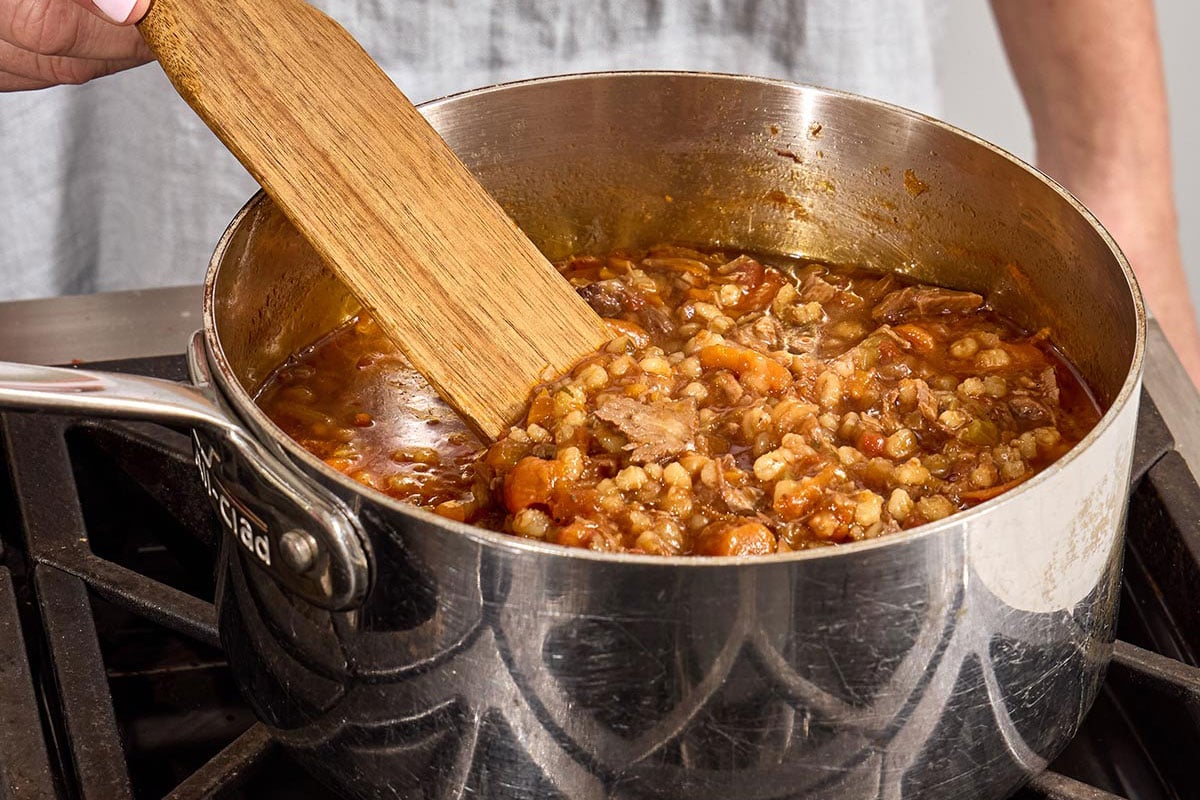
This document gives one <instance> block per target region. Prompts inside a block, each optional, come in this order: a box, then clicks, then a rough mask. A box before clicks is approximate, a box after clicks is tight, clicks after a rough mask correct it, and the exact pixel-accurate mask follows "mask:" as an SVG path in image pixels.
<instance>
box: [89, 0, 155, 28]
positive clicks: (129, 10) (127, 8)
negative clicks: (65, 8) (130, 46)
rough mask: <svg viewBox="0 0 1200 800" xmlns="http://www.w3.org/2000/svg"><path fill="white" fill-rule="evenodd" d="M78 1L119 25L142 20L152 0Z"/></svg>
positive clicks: (94, 12)
mask: <svg viewBox="0 0 1200 800" xmlns="http://www.w3.org/2000/svg"><path fill="white" fill-rule="evenodd" d="M75 2H76V3H78V4H79V5H81V6H83V7H84V8H86V9H87V10H88V11H91V12H92V13H93V14H98V15H100V16H101V17H103V18H104V19H105V20H107V21H108V22H115V23H117V24H118V25H133V24H135V23H137V22H141V20H142V17H144V16H146V12H147V11H148V10H149V9H150V0H75Z"/></svg>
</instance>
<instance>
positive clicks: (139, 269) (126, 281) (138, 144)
mask: <svg viewBox="0 0 1200 800" xmlns="http://www.w3.org/2000/svg"><path fill="white" fill-rule="evenodd" d="M314 4H315V5H317V6H318V7H320V8H322V9H324V10H325V11H327V12H328V13H330V14H331V15H332V16H333V17H334V18H336V19H337V20H338V21H339V22H341V23H342V24H343V25H344V26H345V27H346V28H347V29H348V30H349V31H350V32H351V33H352V34H353V35H354V36H355V37H356V38H358V40H359V41H360V42H361V43H362V44H363V46H364V47H365V48H366V49H367V51H368V52H370V53H371V55H372V56H373V57H375V58H376V60H378V61H379V62H380V64H381V65H382V66H383V67H384V69H386V70H387V71H388V73H389V74H390V75H391V76H392V78H393V79H394V80H395V81H396V83H397V84H398V85H399V86H400V87H401V89H403V90H404V91H405V93H406V94H408V96H409V97H410V98H412V99H413V100H414V101H416V102H420V101H422V100H426V99H430V98H433V97H437V96H440V95H444V94H448V93H451V92H456V91H461V90H464V89H468V88H473V87H476V86H482V85H487V84H492V83H497V82H501V81H507V80H515V79H522V78H529V77H535V76H539V75H549V74H556V73H567V72H581V71H590V70H608V69H686V70H706V71H715V72H736V73H743V74H753V75H762V76H767V77H776V78H785V79H789V80H794V81H799V82H804V83H813V84H817V85H823V86H829V87H834V88H838V89H844V90H847V91H852V92H859V93H862V94H866V95H869V96H873V97H878V98H881V99H884V100H889V101H891V102H895V103H898V104H900V105H905V106H908V107H910V108H915V109H918V110H921V111H926V112H929V113H936V112H937V111H938V95H937V82H936V77H935V75H934V53H933V48H934V43H935V40H936V36H937V33H938V28H939V26H940V14H941V2H939V0H903V1H897V0H860V1H859V2H853V3H846V2H839V1H838V0H680V1H679V2H675V0H589V1H585V0H564V1H562V2H546V0H459V2H453V1H450V2H429V0H315V2H314ZM254 189H255V186H254V184H253V181H252V180H251V179H250V178H249V176H248V175H246V174H245V172H244V170H242V168H241V166H240V165H238V164H237V162H236V161H234V159H233V158H232V156H230V155H229V154H228V153H227V152H226V151H225V150H224V149H223V148H222V147H221V145H220V143H219V142H217V141H216V139H215V137H213V136H212V134H211V133H209V132H208V131H207V129H205V128H204V126H203V124H202V123H201V122H200V121H199V120H198V119H197V118H196V117H195V116H194V115H193V114H191V113H190V111H189V110H188V109H187V107H186V106H185V105H184V104H183V102H182V101H181V100H180V99H179V98H178V97H176V96H175V95H174V93H173V91H172V90H171V87H170V86H169V84H168V83H167V82H166V80H165V78H164V77H163V75H162V73H161V71H160V70H159V69H158V68H157V67H155V66H153V65H150V66H146V67H142V68H139V69H136V70H133V71H131V72H127V73H123V74H120V75H116V76H111V77H107V78H103V79H100V80H97V81H94V82H93V83H91V84H87V85H85V86H72V87H58V88H55V89H51V90H46V91H40V92H25V93H18V94H12V95H0V297H5V298H14V297H35V296H47V295H55V294H65V293H82V292H91V291H105V290H113V289H121V288H141V287H148V286H160V285H171V284H181V283H196V282H199V281H200V280H201V278H202V277H203V273H204V267H205V265H206V263H207V260H208V256H209V255H210V253H211V252H212V249H213V247H214V245H215V244H216V241H217V239H218V238H219V236H220V233H221V231H222V229H223V228H224V226H225V225H226V224H227V223H228V221H229V220H230V219H231V218H232V217H233V215H234V213H235V212H236V211H237V209H238V207H239V206H240V205H241V204H242V203H243V202H245V200H246V199H247V198H248V197H249V196H250V195H251V194H252V193H253V191H254Z"/></svg>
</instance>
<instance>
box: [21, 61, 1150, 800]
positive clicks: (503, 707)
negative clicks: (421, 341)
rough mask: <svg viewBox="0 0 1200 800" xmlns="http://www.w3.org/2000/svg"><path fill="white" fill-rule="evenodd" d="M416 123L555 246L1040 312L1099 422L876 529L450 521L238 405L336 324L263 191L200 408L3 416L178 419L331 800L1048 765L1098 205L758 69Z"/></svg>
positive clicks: (1079, 491)
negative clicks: (734, 530) (628, 533)
mask: <svg viewBox="0 0 1200 800" xmlns="http://www.w3.org/2000/svg"><path fill="white" fill-rule="evenodd" d="M424 112H425V113H426V114H427V115H428V116H429V118H430V119H431V121H432V122H433V124H434V125H435V127H437V129H438V130H439V131H440V132H441V133H442V135H443V136H445V137H446V139H447V140H448V141H449V142H450V144H451V145H452V146H453V147H454V149H455V150H456V151H457V152H458V154H459V155H460V156H461V157H462V158H463V160H464V161H465V162H466V163H467V164H468V166H470V167H471V168H472V169H473V170H474V171H475V172H476V174H477V175H478V176H479V177H480V179H481V180H482V181H483V183H484V184H485V186H487V187H488V188H489V189H490V191H492V192H493V193H494V195H495V196H496V197H497V198H498V199H499V200H500V201H501V202H502V203H503V204H504V205H505V207H506V208H507V209H508V210H509V211H510V213H512V214H513V216H514V217H515V218H516V220H517V221H518V222H519V223H520V224H521V225H522V227H523V228H524V229H525V230H526V232H527V233H528V234H529V235H530V236H531V237H533V239H534V240H535V241H536V242H537V243H538V245H539V246H540V247H541V248H542V249H543V250H544V251H545V252H546V253H547V255H549V256H551V257H557V256H562V255H564V254H567V253H569V252H573V251H589V250H590V251H604V250H607V249H609V248H613V247H618V246H632V245H639V244H642V245H644V244H650V243H655V242H659V241H671V242H680V243H697V244H716V245H724V246H729V247H731V248H744V249H749V250H757V251H767V252H777V253H782V254H791V255H805V256H813V257H819V258H824V259H829V260H831V261H838V262H856V263H861V264H865V265H867V266H871V267H875V268H879V269H894V270H900V271H903V272H906V273H910V274H912V275H914V276H916V277H918V278H920V279H922V280H927V281H932V282H937V283H941V284H945V285H949V286H954V287H958V288H964V289H972V290H975V291H981V292H984V293H986V294H987V296H988V297H989V299H990V300H991V302H992V303H993V304H994V305H995V306H997V307H998V308H999V309H1000V310H1002V311H1004V312H1005V313H1007V314H1009V315H1010V316H1012V317H1014V318H1015V319H1016V320H1018V321H1019V322H1021V323H1022V324H1024V325H1027V326H1028V327H1030V328H1038V327H1041V326H1049V327H1050V328H1051V329H1052V330H1053V332H1054V337H1055V340H1056V342H1057V343H1058V344H1059V345H1060V346H1061V348H1062V349H1063V351H1064V352H1065V353H1066V354H1067V355H1068V356H1069V358H1070V359H1071V360H1072V361H1073V362H1074V363H1075V364H1076V365H1077V366H1078V368H1079V370H1080V372H1081V373H1082V375H1083V377H1084V378H1085V380H1086V381H1087V383H1088V384H1089V385H1090V386H1091V387H1092V389H1093V390H1094V391H1095V393H1096V395H1097V397H1098V398H1099V399H1100V401H1101V403H1102V405H1103V407H1104V408H1105V414H1104V417H1103V419H1102V420H1101V421H1100V423H1099V425H1098V426H1097V427H1096V429H1095V430H1093V431H1092V432H1091V433H1090V434H1089V435H1088V436H1087V437H1086V439H1085V440H1084V441H1083V442H1081V443H1080V444H1079V445H1078V446H1077V447H1075V448H1074V450H1072V451H1071V452H1070V453H1069V454H1067V455H1066V456H1065V457H1064V458H1063V459H1062V460H1061V461H1059V462H1058V463H1057V464H1055V465H1054V466H1052V467H1050V468H1049V469H1047V470H1046V471H1045V472H1043V473H1042V474H1040V475H1038V476H1037V477H1035V478H1034V479H1032V480H1030V481H1028V482H1027V483H1025V484H1024V485H1022V486H1021V487H1019V488H1017V489H1015V490H1013V491H1011V492H1009V493H1007V494H1005V495H1003V496H1002V497H1000V498H998V499H995V500H992V501H990V502H987V503H984V504H982V505H981V506H979V507H978V508H975V509H972V510H971V511H968V512H965V513H961V514H958V515H955V516H953V517H950V518H948V519H946V520H943V521H940V522H937V523H934V524H930V525H925V526H922V527H920V528H917V529H915V530H911V531H907V532H904V533H901V534H897V535H894V536H891V537H886V538H881V539H878V540H874V541H865V542H860V543H855V544H849V545H843V546H838V547H831V548H825V549H820V550H812V551H804V552H797V553H790V554H787V555H781V556H775V557H770V558H762V559H753V560H736V559H723V558H716V559H703V558H654V557H637V556H627V555H609V554H597V553H591V552H585V551H581V550H576V549H565V548H559V547H556V546H551V545H545V544H538V543H533V542H529V541H523V540H519V539H515V538H512V537H508V536H504V535H501V534H497V533H492V532H488V531H483V530H478V529H475V528H472V527H468V526H466V525H462V524H457V523H454V522H450V521H448V520H445V519H442V518H440V517H437V516H434V515H432V514H429V513H425V512H423V511H419V510H415V509H413V508H410V507H408V506H406V505H404V504H402V503H399V502H396V501H394V500H391V499H389V498H388V497H385V496H384V495H382V494H379V493H376V492H374V491H372V490H370V489H367V488H365V487H363V486H361V485H359V484H357V483H355V482H353V481H351V480H349V479H348V478H346V477H344V476H343V475H341V474H339V473H337V472H335V471H333V470H331V469H329V468H327V467H326V466H325V465H324V464H322V463H321V462H320V461H318V460H317V459H315V458H313V457H312V456H310V455H309V454H308V453H306V452H304V451H303V450H302V449H301V448H300V447H298V446H297V445H296V444H295V443H294V442H292V441H290V440H289V439H287V438H286V437H285V436H284V435H283V434H282V432H281V431H280V430H279V429H278V428H276V427H275V426H274V425H273V424H272V423H271V422H270V421H269V420H268V419H267V418H266V417H265V416H264V415H263V414H262V413H261V412H260V411H259V410H258V409H257V408H256V407H255V405H254V402H253V400H252V398H253V396H254V394H255V392H256V391H257V390H258V388H259V387H260V386H261V385H262V383H263V381H264V380H265V379H266V378H267V376H268V375H269V374H270V372H271V371H272V370H273V369H274V368H275V367H276V366H278V365H279V364H280V363H281V362H282V361H284V360H285V359H286V358H287V357H288V355H289V354H291V353H293V352H295V351H297V350H299V349H301V348H303V347H304V346H306V345H308V344H309V343H311V342H312V341H314V340H315V339H317V338H318V337H320V336H321V335H322V334H324V333H325V332H327V331H329V330H331V329H332V328H334V327H335V326H337V325H339V324H340V323H342V322H344V321H346V320H347V319H349V318H350V317H351V316H353V315H354V314H355V313H356V310H357V305H356V303H355V301H354V300H353V299H352V298H351V297H350V296H349V295H348V294H347V292H346V290H345V288H344V287H343V286H342V285H341V284H339V283H338V281H337V280H336V279H335V278H334V277H333V276H332V275H331V274H330V273H329V272H328V271H326V270H325V269H324V268H323V267H322V265H321V264H320V263H319V261H318V259H316V258H315V256H314V255H313V253H312V252H311V251H310V250H309V249H308V247H307V246H306V245H305V244H304V243H303V242H302V241H301V240H300V238H299V237H298V236H297V235H296V234H295V233H294V231H292V230H291V229H290V227H289V226H288V225H287V223H286V222H285V221H284V220H283V219H282V218H281V216H280V214H279V213H278V212H277V211H276V209H275V208H274V207H273V206H272V204H271V202H270V201H269V200H268V199H267V198H265V197H264V196H262V195H261V194H260V195H258V196H256V197H255V198H253V199H252V200H251V201H250V202H249V204H247V206H246V207H245V208H244V209H243V210H242V211H241V213H239V214H238V216H237V218H236V219H235V220H234V221H233V223H232V224H231V225H230V227H229V229H228V231H227V232H226V234H225V236H224V238H223V239H222V240H221V242H220V244H219V245H218V247H217V250H216V254H215V255H214V256H213V260H212V266H211V268H210V270H209V274H208V279H207V287H206V294H205V307H204V330H203V331H202V332H201V333H199V334H198V335H197V338H196V340H195V342H194V346H193V350H192V372H193V377H194V380H195V385H194V386H177V385H173V384H164V383H162V382H157V381H153V380H149V379H141V378H132V377H119V376H110V375H103V374H97V373H89V372H85V371H81V370H80V371H76V370H52V369H49V368H40V367H29V366H20V365H5V366H3V368H0V378H2V383H0V405H3V406H7V407H10V408H14V407H15V408H24V409H41V410H46V411H56V412H69V413H77V412H84V413H89V414H102V415H110V416H129V417H140V418H152V419H158V420H160V421H163V422H167V423H169V424H174V425H177V426H182V427H185V428H192V429H194V431H195V439H196V456H197V465H198V468H199V470H200V473H201V476H202V481H203V485H204V487H205V491H207V492H208V494H209V495H210V497H211V498H212V500H213V503H214V506H215V508H216V509H217V519H218V520H219V524H220V525H222V526H223V527H224V528H225V529H226V531H227V533H228V535H227V536H226V537H224V539H223V542H224V544H223V552H222V554H221V558H220V575H219V578H220V580H219V589H218V598H217V601H218V605H219V611H220V620H221V635H222V639H223V641H224V644H225V647H226V649H227V652H228V656H229V660H230V663H231V665H232V667H233V670H234V673H235V675H236V677H237V680H238V682H239V683H240V685H241V687H242V689H243V691H244V692H245V694H246V696H247V697H248V698H249V700H250V702H251V703H252V704H253V706H254V708H255V710H256V712H257V713H258V715H259V717H260V718H261V719H262V720H263V721H264V722H265V723H266V724H267V725H268V726H269V728H270V730H271V733H272V735H273V736H274V737H275V738H277V739H278V740H279V741H280V742H282V743H283V745H284V746H285V747H287V748H288V749H289V750H290V751H291V752H292V753H293V754H295V755H296V756H297V757H298V758H300V759H301V760H302V761H303V762H304V763H305V764H306V765H308V767H309V768H310V769H311V770H312V771H313V772H314V773H316V774H318V775H319V776H320V777H321V778H322V779H323V780H325V781H326V782H328V783H329V784H330V785H332V786H334V787H336V788H337V789H338V790H339V791H341V792H343V793H345V794H346V795H352V796H360V797H406V798H407V797H430V798H459V797H467V796H471V797H475V796H478V797H488V798H499V797H505V798H510V797H511V798H550V797H556V798H557V797H561V798H570V800H587V799H588V798H607V797H621V798H697V797H701V798H747V799H748V798H792V797H795V798H800V797H805V798H811V797H829V798H847V797H878V798H900V797H912V798H918V797H919V798H922V800H929V799H930V798H942V797H946V798H957V797H972V798H988V797H1001V796H1003V795H1005V794H1007V793H1009V792H1011V791H1012V790H1013V789H1014V788H1015V787H1016V786H1017V785H1018V784H1020V783H1021V782H1022V781H1023V780H1025V779H1026V778H1027V777H1028V776H1029V775H1030V774H1032V773H1034V772H1035V771H1037V770H1039V769H1041V768H1042V767H1043V766H1044V765H1045V764H1046V762H1047V761H1048V760H1049V759H1051V758H1052V757H1053V756H1054V755H1055V754H1056V753H1057V752H1058V751H1059V750H1060V749H1061V748H1062V747H1063V746H1064V745H1065V743H1066V742H1067V741H1068V740H1069V739H1070V738H1071V736H1072V735H1073V733H1074V732H1075V730H1076V728H1077V726H1078V725H1079V722H1080V720H1081V719H1082V717H1083V715H1084V713H1085V712H1086V711H1087V710H1088V707H1089V706H1090V705H1091V702H1092V700H1093V698H1094V697H1095V694H1096V692H1097V689H1098V687H1099V685H1100V680H1101V677H1102V672H1103V670H1104V667H1105V664H1106V663H1107V661H1108V658H1109V655H1110V651H1111V642H1112V633H1113V630H1112V629H1113V621H1114V614H1115V606H1116V602H1117V591H1118V583H1119V574H1120V565H1121V545H1122V522H1123V516H1124V511H1125V503H1126V496H1127V489H1128V480H1129V478H1128V476H1129V466H1130V457H1131V451H1132V445H1133V435H1134V422H1135V417H1136V411H1137V398H1138V391H1137V390H1138V386H1139V382H1140V379H1141V373H1142V354H1143V346H1144V345H1143V341H1144V315H1143V310H1142V305H1141V301H1140V298H1139V295H1138V292H1137V289H1136V286H1135V284H1134V280H1133V276H1132V274H1131V272H1130V270H1129V267H1128V265H1127V264H1126V263H1125V261H1124V259H1123V257H1122V256H1121V254H1120V252H1119V251H1118V250H1117V248H1116V247H1115V245H1114V244H1113V242H1112V240H1111V239H1110V238H1109V237H1108V235H1107V234H1106V233H1105V232H1104V230H1103V229H1102V228H1101V227H1100V226H1099V225H1098V224H1097V222H1096V220H1095V219H1094V218H1093V217H1092V216H1091V215H1090V214H1089V213H1088V212H1087V211H1086V210H1085V209H1083V208H1082V207H1081V206H1080V205H1079V204H1078V203H1077V202H1076V201H1075V200H1074V199H1073V198H1071V196H1070V195H1068V194H1067V193H1066V192H1065V191H1063V190H1062V189H1061V188H1060V187H1058V186H1057V185H1055V184H1054V183H1053V182H1052V181H1050V180H1048V179H1047V178H1046V177H1044V176H1043V175H1041V174H1039V173H1038V172H1036V171H1035V170H1033V169H1031V168H1029V167H1027V166H1025V165H1024V164H1022V163H1020V162H1019V161H1017V160H1016V159H1014V158H1012V157H1011V156H1009V155H1007V154H1005V153H1003V152H1001V151H999V150H997V149H996V148H994V147H992V146H991V145H988V144H987V143H985V142H982V141H980V140H978V139H976V138H974V137H971V136H969V135H967V134H964V133H962V132H961V131H958V130H955V129H953V128H951V127H949V126H947V125H944V124H942V123H940V122H938V121H936V120H932V119H929V118H927V117H923V116H920V115H918V114H915V113H912V112H909V111H905V110H903V109H899V108H895V107H892V106H888V105H885V104H882V103H878V102H875V101H871V100H867V99H864V98H861V97H855V96H852V95H847V94H841V93H837V92H831V91H826V90H823V89H816V88H812V87H805V86H796V85H792V84H787V83H781V82H776V81H767V80H759V79H754V78H743V77H729V76H717V75H700V74H682V73H615V74H612V73H610V74H596V75H579V76H569V77H562V78H550V79H545V80H538V81H532V82H527V83H519V84H513V85H508V86H501V87H494V88H488V89H483V90H479V91H476V92H470V93H467V94H464V95H459V96H456V97H452V98H449V99H446V100H441V101H437V102H434V103H431V104H428V105H426V106H425V107H424ZM481 368H486V365H481Z"/></svg>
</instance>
